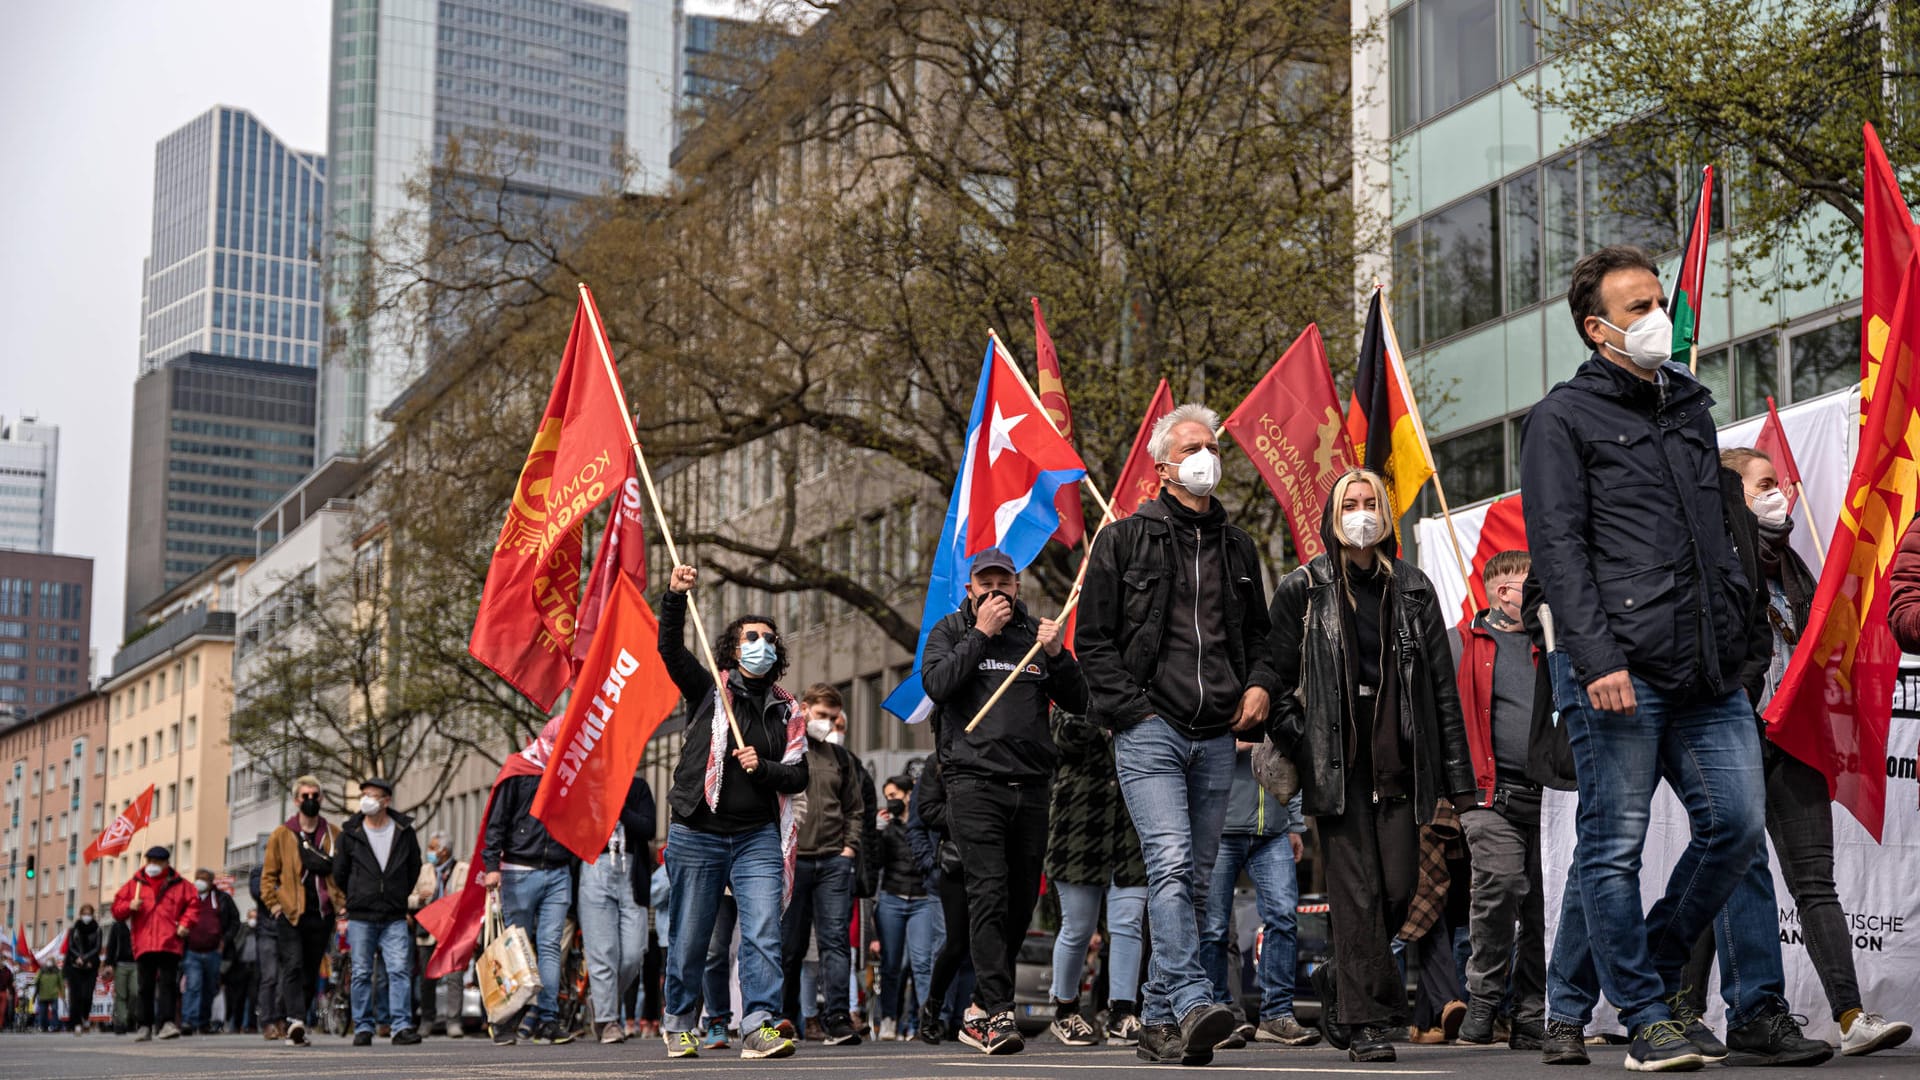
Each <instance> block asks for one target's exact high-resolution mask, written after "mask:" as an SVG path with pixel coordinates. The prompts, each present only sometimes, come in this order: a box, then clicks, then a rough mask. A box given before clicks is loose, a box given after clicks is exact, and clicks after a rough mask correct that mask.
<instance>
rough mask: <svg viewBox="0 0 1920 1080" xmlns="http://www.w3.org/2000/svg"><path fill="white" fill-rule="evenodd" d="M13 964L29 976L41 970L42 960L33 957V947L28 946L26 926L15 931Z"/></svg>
mask: <svg viewBox="0 0 1920 1080" xmlns="http://www.w3.org/2000/svg"><path fill="white" fill-rule="evenodd" d="M13 963H14V966H15V967H18V968H19V969H20V970H21V971H24V972H26V973H27V974H29V975H31V974H32V973H34V972H36V971H39V970H40V958H39V957H37V956H35V955H33V947H32V946H30V945H28V944H27V928H26V927H24V926H22V927H19V928H17V929H15V930H14V938H13Z"/></svg>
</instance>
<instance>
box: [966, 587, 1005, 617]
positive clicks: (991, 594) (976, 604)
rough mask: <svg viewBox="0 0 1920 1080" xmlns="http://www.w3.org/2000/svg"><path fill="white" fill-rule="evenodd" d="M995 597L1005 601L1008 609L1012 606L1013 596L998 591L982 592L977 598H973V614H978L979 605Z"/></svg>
mask: <svg viewBox="0 0 1920 1080" xmlns="http://www.w3.org/2000/svg"><path fill="white" fill-rule="evenodd" d="M996 596H997V597H999V598H1000V599H1002V600H1005V601H1006V602H1007V606H1008V607H1012V606H1013V596H1012V595H1011V594H1009V593H1006V592H1002V591H1001V590H999V589H994V590H993V591H991V592H984V593H981V594H980V595H979V596H976V597H974V598H973V610H974V612H975V614H978V613H979V611H980V605H981V604H984V603H986V602H987V601H989V600H991V599H993V598H994V597H996Z"/></svg>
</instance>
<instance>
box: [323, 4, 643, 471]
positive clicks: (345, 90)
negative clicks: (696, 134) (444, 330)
mask: <svg viewBox="0 0 1920 1080" xmlns="http://www.w3.org/2000/svg"><path fill="white" fill-rule="evenodd" d="M679 21H680V12H679V3H678V0H334V5H333V26H334V39H333V56H332V74H331V83H330V86H329V99H330V111H329V118H330V119H329V126H328V134H327V155H328V161H329V162H331V164H332V170H333V175H332V179H333V183H332V184H331V185H330V188H329V195H328V215H329V222H330V230H329V234H328V237H327V241H328V244H329V245H330V246H329V248H328V252H327V256H326V258H327V265H328V268H329V271H330V274H331V278H330V285H329V287H330V289H331V292H330V294H329V295H328V298H327V303H328V307H329V309H330V311H331V312H332V315H331V317H332V318H334V319H336V320H338V330H339V333H338V334H337V335H336V336H335V340H333V341H332V342H330V343H329V344H328V347H327V350H326V352H325V355H324V357H323V359H322V362H321V378H320V432H319V434H320V445H319V451H320V459H321V460H322V461H325V460H326V459H328V458H330V457H333V456H336V455H355V454H359V453H361V452H362V451H364V450H365V449H367V448H368V447H369V446H371V445H373V444H376V443H378V442H379V440H380V437H381V430H380V422H379V420H378V417H379V414H380V412H381V411H382V410H383V409H385V408H386V406H387V405H388V404H389V403H390V402H391V401H392V400H393V398H394V397H395V396H396V395H397V394H398V393H399V392H400V391H401V390H404V389H405V388H406V387H407V385H408V384H409V383H410V382H411V381H412V380H413V379H414V378H415V377H416V376H418V375H419V374H420V372H421V371H422V370H423V369H424V367H425V365H426V361H427V358H426V357H425V356H423V355H421V354H420V353H419V351H418V350H419V348H420V346H419V345H418V343H417V342H416V340H415V338H414V336H413V335H410V334H408V333H407V332H406V328H405V327H403V326H400V325H397V324H396V323H395V322H394V321H393V320H392V318H391V317H388V316H380V315H374V316H367V315H363V314H355V309H356V308H357V309H358V310H359V311H361V312H364V311H366V310H367V309H369V308H370V307H372V306H374V305H372V304H370V303H369V301H375V300H378V299H379V297H377V296H376V284H375V281H374V269H375V268H374V266H373V264H372V262H371V261H370V259H369V251H370V250H371V249H372V248H373V247H374V246H375V245H378V244H383V243H384V244H389V245H391V244H393V243H395V242H396V240H395V238H394V236H393V234H392V232H391V231H390V230H391V226H392V224H393V223H394V222H395V221H396V220H400V219H404V218H406V217H407V216H408V215H410V214H412V213H414V212H416V211H417V210H418V209H419V205H418V203H417V202H416V201H415V195H416V192H415V191H414V190H413V189H412V188H410V185H411V184H413V183H415V182H416V181H418V180H420V179H421V177H422V175H423V172H424V170H425V169H426V168H427V167H428V166H430V165H437V164H446V163H447V162H448V159H449V155H448V148H449V145H450V140H454V139H457V140H459V144H460V145H461V146H462V147H463V148H464V151H465V152H472V151H484V150H488V149H495V148H500V149H505V150H507V151H508V152H519V153H522V154H525V155H526V156H525V159H524V160H523V161H522V163H521V164H522V166H523V167H522V169H521V171H520V173H519V174H518V177H517V178H516V179H515V181H514V183H513V186H514V187H515V188H516V189H517V190H518V191H520V192H521V193H524V194H525V195H526V196H527V197H528V198H531V199H540V200H553V199H568V198H577V197H580V196H586V195H592V194H596V193H598V192H601V191H604V190H608V189H611V188H615V187H620V186H624V187H625V188H626V189H627V190H631V191H658V190H661V189H662V188H664V187H665V185H666V182H667V178H668V156H669V154H670V152H671V150H672V146H673V114H674V102H675V89H676V87H677V85H678V81H679V67H678V65H679V42H678V37H679V33H678V26H679ZM623 155H631V156H632V158H633V160H634V164H635V166H636V169H635V171H634V173H633V174H632V175H630V176H625V175H623V174H622V171H621V165H622V159H623ZM397 242H400V243H405V242H406V241H397ZM381 254H382V257H383V258H388V259H396V258H397V259H405V258H406V257H407V256H408V252H405V251H397V250H392V249H391V248H390V249H389V250H386V251H383V252H381Z"/></svg>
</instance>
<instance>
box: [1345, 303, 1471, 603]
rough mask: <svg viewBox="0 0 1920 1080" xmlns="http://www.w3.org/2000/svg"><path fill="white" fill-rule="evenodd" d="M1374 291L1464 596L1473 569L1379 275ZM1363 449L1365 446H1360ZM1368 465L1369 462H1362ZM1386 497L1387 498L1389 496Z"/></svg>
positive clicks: (1389, 356)
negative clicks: (1403, 360) (1402, 360)
mask: <svg viewBox="0 0 1920 1080" xmlns="http://www.w3.org/2000/svg"><path fill="white" fill-rule="evenodd" d="M1373 288H1374V291H1376V292H1378V293H1380V300H1381V303H1380V328H1381V329H1382V330H1385V331H1386V333H1387V359H1388V361H1389V362H1390V363H1392V364H1393V366H1394V368H1395V372H1394V373H1395V374H1397V375H1398V376H1399V377H1400V386H1401V387H1402V389H1404V390H1405V391H1406V401H1407V416H1408V417H1410V418H1411V419H1412V420H1413V433H1414V435H1416V436H1418V437H1419V439H1420V452H1421V453H1422V454H1425V455H1426V457H1427V461H1428V463H1429V464H1431V465H1432V466H1433V493H1434V494H1435V495H1438V496H1439V497H1440V517H1441V518H1442V519H1443V520H1445V521H1446V523H1447V539H1448V540H1450V541H1451V542H1452V544H1453V561H1454V562H1455V563H1456V564H1457V565H1458V566H1459V567H1460V587H1461V589H1463V590H1465V592H1466V594H1467V598H1468V599H1472V597H1473V572H1472V571H1471V570H1469V569H1467V556H1466V553H1465V552H1464V551H1462V550H1461V547H1460V532H1459V530H1458V529H1455V528H1454V525H1453V508H1452V507H1450V506H1448V505H1447V485H1446V484H1444V483H1442V482H1441V480H1440V463H1439V462H1437V461H1434V460H1433V447H1432V445H1430V444H1429V443H1428V442H1427V422H1426V421H1425V420H1422V419H1421V418H1420V403H1419V402H1418V401H1416V400H1414V396H1413V384H1412V383H1411V382H1410V381H1408V379H1407V370H1406V368H1405V367H1403V366H1401V364H1400V335H1398V334H1396V333H1394V332H1393V319H1392V317H1391V316H1389V315H1388V314H1387V305H1386V291H1387V290H1386V288H1385V286H1383V285H1381V284H1380V281H1379V279H1377V278H1376V279H1375V280H1374V282H1373ZM1360 452H1361V453H1363V454H1364V453H1366V448H1365V447H1361V448H1360ZM1365 464H1366V465H1367V467H1368V468H1372V467H1373V464H1374V463H1373V462H1370V461H1369V462H1366V463H1365ZM1382 478H1383V479H1385V476H1384V474H1383V476H1382ZM1389 501H1390V500H1389Z"/></svg>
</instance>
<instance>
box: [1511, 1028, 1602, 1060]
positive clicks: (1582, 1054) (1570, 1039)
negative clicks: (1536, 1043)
mask: <svg viewBox="0 0 1920 1080" xmlns="http://www.w3.org/2000/svg"><path fill="white" fill-rule="evenodd" d="M1514 1034H1515V1036H1516V1037H1517V1036H1518V1035H1519V1025H1518V1024H1516V1025H1514ZM1516 1049H1517V1048H1516ZM1540 1060H1541V1061H1542V1062H1544V1063H1546V1064H1548V1065H1585V1064H1587V1061H1588V1060H1589V1059H1588V1058H1587V1030H1586V1029H1585V1028H1583V1027H1581V1026H1580V1025H1579V1024H1569V1023H1567V1022H1566V1021H1565V1020H1549V1021H1547V1030H1546V1034H1545V1037H1543V1038H1542V1039H1541V1040H1540Z"/></svg>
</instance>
